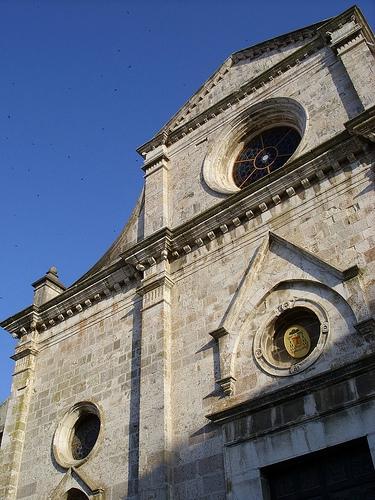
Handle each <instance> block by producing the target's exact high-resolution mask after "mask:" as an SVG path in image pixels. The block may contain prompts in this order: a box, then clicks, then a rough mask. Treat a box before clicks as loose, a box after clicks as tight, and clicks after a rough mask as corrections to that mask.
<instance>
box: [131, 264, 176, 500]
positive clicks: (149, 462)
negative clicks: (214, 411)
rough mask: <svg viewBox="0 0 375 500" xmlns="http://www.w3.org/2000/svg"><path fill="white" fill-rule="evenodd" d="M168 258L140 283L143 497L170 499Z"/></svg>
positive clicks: (147, 273) (141, 468) (141, 474)
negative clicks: (141, 300)
mask: <svg viewBox="0 0 375 500" xmlns="http://www.w3.org/2000/svg"><path fill="white" fill-rule="evenodd" d="M172 287H173V282H172V280H171V278H170V276H169V263H168V261H167V260H162V261H161V262H159V263H158V264H156V265H155V266H153V267H151V268H149V269H146V270H145V272H144V279H143V280H142V286H141V287H140V288H139V289H138V290H137V292H138V293H139V294H140V295H141V296H142V299H143V307H142V351H141V352H142V361H141V383H140V393H141V395H140V401H141V403H140V404H141V406H140V424H139V425H140V429H139V450H140V451H139V453H140V456H139V498H140V499H147V500H149V499H150V500H151V499H156V498H157V499H163V500H164V499H168V498H170V487H171V480H170V470H171V465H170V462H171V426H172V420H171V402H170V384H171V293H172Z"/></svg>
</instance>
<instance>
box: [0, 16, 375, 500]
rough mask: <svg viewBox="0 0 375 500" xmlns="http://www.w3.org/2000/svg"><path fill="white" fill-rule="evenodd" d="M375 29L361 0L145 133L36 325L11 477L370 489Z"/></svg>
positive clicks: (6, 475)
mask: <svg viewBox="0 0 375 500" xmlns="http://www.w3.org/2000/svg"><path fill="white" fill-rule="evenodd" d="M374 44H375V40H374V36H373V34H372V32H371V29H370V27H369V26H368V24H367V22H366V20H365V19H364V18H363V16H362V14H361V12H360V11H359V10H358V9H357V8H356V7H353V8H351V9H349V10H347V11H346V12H344V13H342V14H340V15H338V16H337V17H334V18H332V19H329V20H326V21H323V22H320V23H317V24H315V25H312V26H309V27H306V28H303V29H300V30H297V31H295V32H292V33H289V34H287V35H283V36H280V37H277V38H275V39H272V40H269V41H267V42H264V43H261V44H258V45H256V46H254V47H250V48H248V49H245V50H242V51H240V52H237V53H235V54H233V55H232V56H230V57H229V58H228V59H227V60H226V61H225V62H224V64H223V65H222V66H221V67H220V68H219V70H218V71H217V72H216V73H215V74H214V75H213V76H212V77H211V78H210V79H209V80H208V81H207V82H206V83H205V84H204V85H203V86H202V87H201V89H200V90H199V91H198V92H197V93H196V94H195V95H194V96H193V97H192V98H191V99H190V100H189V101H188V102H187V103H186V105H185V106H183V107H182V109H181V110H180V111H178V113H177V114H176V115H175V116H174V117H173V118H172V119H171V120H170V122H169V123H167V125H165V127H163V129H162V130H161V131H160V132H159V133H158V134H157V135H156V136H155V137H153V138H152V139H151V140H150V141H149V142H147V143H146V144H144V145H143V146H141V147H140V148H139V153H140V154H141V155H142V156H143V158H144V165H143V171H144V178H145V180H144V190H143V193H142V195H141V197H140V199H139V201H138V203H137V205H136V207H135V209H134V211H133V214H132V215H131V217H130V220H129V222H128V224H127V225H126V226H125V228H124V230H123V231H122V233H121V235H120V236H119V238H118V239H117V240H116V241H115V242H114V244H113V245H112V247H111V248H110V249H109V250H108V251H107V253H106V254H105V255H104V256H103V257H102V258H101V259H100V260H99V262H98V263H97V264H96V265H95V266H94V267H93V268H92V269H91V270H89V271H88V272H87V273H86V274H85V275H84V276H83V277H82V278H81V279H79V280H78V281H77V282H76V283H74V284H73V285H72V286H70V287H68V288H65V287H64V285H63V284H62V283H61V282H60V281H59V279H58V275H57V271H56V269H55V268H51V269H50V270H49V271H48V273H47V274H46V275H45V276H44V277H42V278H41V279H39V280H38V281H36V282H35V283H34V284H33V286H34V301H33V304H32V305H31V306H30V307H28V308H27V309H25V310H23V311H21V312H19V313H17V314H16V315H14V316H12V317H11V318H8V319H6V320H4V321H3V322H2V323H1V326H2V327H3V328H5V329H6V330H7V331H8V332H10V333H11V334H12V335H13V336H14V337H17V338H18V339H19V342H18V345H17V347H16V350H15V354H14V356H13V358H14V359H15V362H16V363H15V371H14V377H13V385H12V390H11V395H10V397H9V400H8V402H7V409H5V407H4V409H3V412H2V413H0V415H3V414H4V415H3V417H2V420H3V422H2V423H3V429H4V430H3V437H2V442H1V449H0V465H1V468H0V498H2V499H6V500H13V499H30V500H41V499H43V500H44V499H51V500H52V499H53V500H55V499H56V500H57V499H70V500H72V499H76V500H77V499H78V500H79V499H87V498H89V499H113V500H119V499H129V500H135V499H142V500H146V499H147V500H148V499H150V500H151V499H159V500H164V499H180V500H220V499H231V500H245V499H246V500H247V499H249V500H258V499H259V500H260V499H268V500H270V499H285V500H286V499H287V500H293V499H294V500H297V499H302V498H303V499H308V498H318V497H323V495H327V496H325V497H324V498H340V499H349V498H350V499H354V498H365V497H366V498H370V497H371V493H372V494H374V491H375V479H374V468H373V463H372V461H375V401H374V396H375V376H374V371H375V355H374V347H375V331H374V325H375V321H374V317H375V280H374V276H375V272H374V271H375V212H374V196H373V188H374V142H375V133H374V131H375V107H374V105H375V97H374V88H375V69H374V54H373V50H374V47H375V45H374Z"/></svg>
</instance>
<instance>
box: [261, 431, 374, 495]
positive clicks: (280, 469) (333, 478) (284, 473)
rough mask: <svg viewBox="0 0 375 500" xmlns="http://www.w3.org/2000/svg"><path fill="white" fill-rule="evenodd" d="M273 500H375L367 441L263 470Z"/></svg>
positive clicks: (363, 440) (352, 443)
mask: <svg viewBox="0 0 375 500" xmlns="http://www.w3.org/2000/svg"><path fill="white" fill-rule="evenodd" d="M262 472H263V475H264V477H265V478H266V479H267V480H268V484H269V488H270V494H271V500H365V499H366V500H369V499H370V498H374V499H375V471H374V466H373V463H372V459H371V454H370V450H369V448H368V444H367V440H366V439H359V440H355V441H350V442H348V443H345V444H343V445H339V446H334V447H331V448H327V449H325V450H323V451H319V452H316V453H311V454H309V455H306V456H302V457H300V458H295V459H292V460H288V461H286V462H282V463H281V464H276V465H272V466H270V467H267V468H265V469H263V471H262Z"/></svg>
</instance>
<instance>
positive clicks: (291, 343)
mask: <svg viewBox="0 0 375 500" xmlns="http://www.w3.org/2000/svg"><path fill="white" fill-rule="evenodd" d="M284 345H285V349H286V350H287V352H288V354H289V355H290V356H292V358H298V359H299V358H303V357H305V356H306V355H307V354H308V352H309V351H310V347H311V341H310V335H309V334H308V332H307V331H306V330H305V328H303V326H300V325H293V326H290V327H289V328H288V329H287V330H286V332H285V333H284Z"/></svg>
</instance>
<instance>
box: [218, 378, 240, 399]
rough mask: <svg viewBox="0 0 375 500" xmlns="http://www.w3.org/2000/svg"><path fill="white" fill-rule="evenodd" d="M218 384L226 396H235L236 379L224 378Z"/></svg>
mask: <svg viewBox="0 0 375 500" xmlns="http://www.w3.org/2000/svg"><path fill="white" fill-rule="evenodd" d="M216 382H217V383H218V384H219V385H220V387H221V389H222V391H223V393H224V395H225V396H233V394H234V389H235V382H236V379H235V378H234V377H232V376H229V377H224V378H221V379H219V380H217V381H216Z"/></svg>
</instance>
